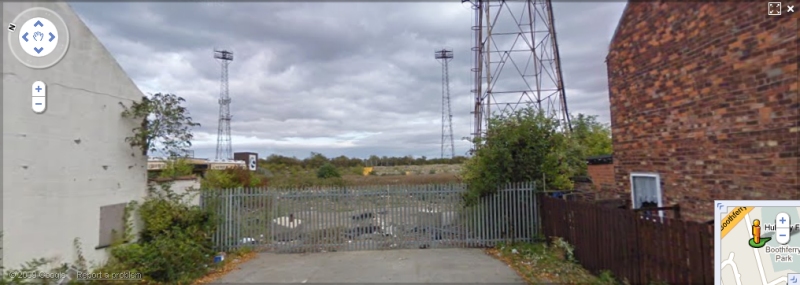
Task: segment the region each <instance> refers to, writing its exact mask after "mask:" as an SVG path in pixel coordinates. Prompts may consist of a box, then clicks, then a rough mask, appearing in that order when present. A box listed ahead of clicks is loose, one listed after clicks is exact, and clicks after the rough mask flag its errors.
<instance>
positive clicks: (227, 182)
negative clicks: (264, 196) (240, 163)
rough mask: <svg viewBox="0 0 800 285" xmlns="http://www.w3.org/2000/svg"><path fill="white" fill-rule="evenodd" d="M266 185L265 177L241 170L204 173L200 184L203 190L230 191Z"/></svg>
mask: <svg viewBox="0 0 800 285" xmlns="http://www.w3.org/2000/svg"><path fill="white" fill-rule="evenodd" d="M266 185H267V179H266V177H263V176H261V175H259V174H257V173H254V172H253V171H249V170H247V169H242V168H228V169H225V170H209V171H206V174H205V177H203V180H202V181H201V182H200V187H201V188H203V189H230V188H242V187H263V186H266Z"/></svg>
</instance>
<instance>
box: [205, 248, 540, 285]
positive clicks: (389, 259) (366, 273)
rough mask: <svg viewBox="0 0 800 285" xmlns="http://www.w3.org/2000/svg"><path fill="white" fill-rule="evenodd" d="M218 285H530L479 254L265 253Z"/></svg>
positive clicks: (418, 251) (421, 251)
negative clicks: (316, 284) (384, 284)
mask: <svg viewBox="0 0 800 285" xmlns="http://www.w3.org/2000/svg"><path fill="white" fill-rule="evenodd" d="M215 283H493V284H526V283H525V282H524V281H523V280H522V278H520V277H519V276H518V275H517V274H516V273H515V272H514V271H513V270H511V268H509V267H508V266H507V265H505V264H504V263H502V262H500V261H498V260H496V259H494V258H492V257H490V256H488V255H486V254H485V253H484V252H483V251H482V250H480V249H461V248H453V249H407V250H406V249H404V250H384V251H349V252H327V253H311V254H275V253H263V254H261V255H259V256H258V257H256V258H255V259H253V260H251V261H249V262H247V263H244V264H242V265H241V266H240V269H238V270H235V271H233V272H231V273H229V274H227V275H226V276H224V277H222V278H221V279H219V280H217V281H216V282H215Z"/></svg>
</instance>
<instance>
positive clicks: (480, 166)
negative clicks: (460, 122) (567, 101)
mask: <svg viewBox="0 0 800 285" xmlns="http://www.w3.org/2000/svg"><path fill="white" fill-rule="evenodd" d="M560 127H561V126H560V124H559V121H558V120H556V119H553V118H551V117H548V116H546V115H545V114H544V113H543V112H541V111H539V110H538V109H536V108H531V107H529V108H525V109H521V110H518V111H516V112H515V113H514V114H512V115H511V116H508V117H495V118H492V119H491V120H490V121H489V128H488V130H489V132H488V133H487V134H486V136H485V137H484V140H483V141H479V142H478V143H479V144H480V145H481V146H480V147H479V148H478V149H477V150H476V151H475V155H474V156H473V157H472V158H470V159H469V160H467V161H466V163H465V164H464V167H463V169H462V171H463V173H462V177H463V180H464V182H466V183H467V187H468V189H467V190H468V191H467V193H466V195H465V197H464V198H465V202H466V203H467V204H468V205H471V204H475V203H476V202H477V201H478V200H479V198H480V197H484V196H488V195H491V194H493V193H494V192H495V191H497V188H498V186H501V185H504V184H506V183H518V182H528V181H537V182H539V183H538V185H542V184H545V185H546V186H547V188H548V189H570V188H571V187H572V181H571V180H570V178H571V177H573V176H574V175H575V174H576V173H578V172H580V170H581V168H582V167H583V165H584V164H585V163H583V161H584V158H583V157H582V153H581V151H580V148H579V147H578V145H577V144H576V143H574V141H571V140H570V139H569V137H568V136H567V135H566V134H564V133H563V132H561V131H560ZM543 180H544V181H543Z"/></svg>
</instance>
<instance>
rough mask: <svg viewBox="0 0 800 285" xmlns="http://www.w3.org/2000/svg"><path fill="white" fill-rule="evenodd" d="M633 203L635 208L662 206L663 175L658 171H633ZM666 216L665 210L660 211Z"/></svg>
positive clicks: (661, 215)
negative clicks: (660, 175)
mask: <svg viewBox="0 0 800 285" xmlns="http://www.w3.org/2000/svg"><path fill="white" fill-rule="evenodd" d="M631 204H632V206H633V208H634V209H640V208H660V207H663V206H662V205H661V177H659V175H658V174H656V173H631ZM658 215H659V216H660V217H662V218H663V217H664V211H658Z"/></svg>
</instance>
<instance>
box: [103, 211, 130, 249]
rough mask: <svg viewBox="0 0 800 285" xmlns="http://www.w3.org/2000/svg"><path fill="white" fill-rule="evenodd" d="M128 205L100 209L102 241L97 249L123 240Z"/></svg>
mask: <svg viewBox="0 0 800 285" xmlns="http://www.w3.org/2000/svg"><path fill="white" fill-rule="evenodd" d="M127 205H128V204H127V203H121V204H115V205H108V206H102V207H100V239H99V242H98V245H97V247H96V248H95V249H101V248H106V247H109V246H111V244H112V243H114V242H115V241H117V239H119V238H122V235H123V234H124V231H125V220H124V215H125V207H126V206H127Z"/></svg>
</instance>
